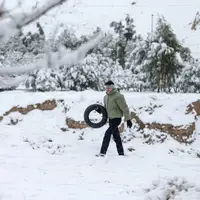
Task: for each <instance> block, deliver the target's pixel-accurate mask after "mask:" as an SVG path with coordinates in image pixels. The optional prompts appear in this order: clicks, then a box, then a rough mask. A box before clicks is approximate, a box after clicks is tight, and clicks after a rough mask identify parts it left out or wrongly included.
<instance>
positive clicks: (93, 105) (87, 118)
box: [84, 104, 108, 128]
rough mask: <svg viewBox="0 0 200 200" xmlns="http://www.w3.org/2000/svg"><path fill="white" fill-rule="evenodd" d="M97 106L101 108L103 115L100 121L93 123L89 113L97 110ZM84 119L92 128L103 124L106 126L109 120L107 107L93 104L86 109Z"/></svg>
mask: <svg viewBox="0 0 200 200" xmlns="http://www.w3.org/2000/svg"><path fill="white" fill-rule="evenodd" d="M97 108H100V110H101V113H102V115H103V117H102V120H101V121H100V122H98V123H93V122H91V121H90V118H89V115H90V113H91V112H92V111H93V110H96V109H97ZM84 120H85V123H86V124H87V125H88V126H90V127H92V128H101V127H102V126H104V125H105V124H106V122H107V120H108V114H107V111H106V109H105V108H104V107H103V106H102V105H99V104H92V105H90V106H88V107H87V108H86V109H85V112H84Z"/></svg>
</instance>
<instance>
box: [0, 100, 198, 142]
mask: <svg viewBox="0 0 200 200" xmlns="http://www.w3.org/2000/svg"><path fill="white" fill-rule="evenodd" d="M56 107H57V103H56V100H55V99H53V100H46V101H44V102H43V103H37V104H31V105H28V106H27V107H18V106H14V107H13V108H11V109H10V110H9V111H7V112H5V113H4V114H3V115H2V116H0V121H2V120H3V118H4V117H5V116H8V115H9V114H10V113H12V112H19V113H21V114H23V115H26V114H27V113H29V112H31V111H33V110H36V109H39V110H42V111H44V110H53V109H55V108H56ZM189 113H193V114H194V113H195V114H196V115H200V100H198V101H196V102H193V103H191V104H189V105H188V106H187V110H186V114H189ZM131 119H132V120H134V121H135V123H136V124H137V125H138V130H137V131H142V130H144V129H149V130H158V131H161V132H163V133H167V134H169V135H170V136H171V137H173V138H174V139H175V140H177V141H178V142H180V143H192V142H193V141H192V140H190V139H191V137H192V134H193V132H194V130H195V123H191V124H188V125H185V126H174V125H172V124H160V123H156V122H154V123H144V122H143V121H142V120H141V119H140V118H139V117H138V116H137V114H136V113H135V112H131ZM17 123H18V121H16V122H15V121H13V122H11V124H12V125H15V124H17ZM66 124H67V125H68V127H69V128H72V129H84V128H87V127H88V125H87V124H86V123H85V122H84V121H76V120H74V119H72V118H66ZM119 130H120V133H123V132H124V130H125V125H124V123H122V124H121V126H120V128H119Z"/></svg>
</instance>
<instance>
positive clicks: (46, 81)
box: [24, 68, 63, 92]
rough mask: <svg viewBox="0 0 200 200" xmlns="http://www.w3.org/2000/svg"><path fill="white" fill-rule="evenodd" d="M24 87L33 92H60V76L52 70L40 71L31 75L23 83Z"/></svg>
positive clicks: (61, 86)
mask: <svg viewBox="0 0 200 200" xmlns="http://www.w3.org/2000/svg"><path fill="white" fill-rule="evenodd" d="M24 85H25V87H26V88H28V89H32V90H34V91H42V92H45V91H55V90H61V89H62V88H63V85H62V76H61V75H60V74H59V72H57V71H54V70H52V69H49V68H48V69H40V70H37V72H36V73H31V74H30V76H29V77H28V78H27V80H26V81H25V83H24Z"/></svg>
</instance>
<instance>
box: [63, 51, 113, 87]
mask: <svg viewBox="0 0 200 200" xmlns="http://www.w3.org/2000/svg"><path fill="white" fill-rule="evenodd" d="M109 64H110V63H109V59H107V60H106V59H105V60H103V59H102V55H100V54H99V55H98V54H94V53H92V54H89V55H88V56H87V57H86V58H85V59H84V61H83V63H82V64H79V65H73V66H68V69H67V70H66V69H65V73H64V85H65V88H66V89H68V90H76V91H83V90H86V89H93V90H102V89H103V87H104V82H105V80H106V78H107V74H108V72H107V70H109V67H108V65H109Z"/></svg>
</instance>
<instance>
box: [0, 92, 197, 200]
mask: <svg viewBox="0 0 200 200" xmlns="http://www.w3.org/2000/svg"><path fill="white" fill-rule="evenodd" d="M123 94H124V95H125V97H126V99H127V102H128V104H129V106H130V109H131V110H135V111H136V112H137V113H138V115H139V116H140V118H141V119H142V120H144V121H145V122H153V121H158V122H161V123H172V124H174V125H180V124H189V123H190V122H194V115H192V114H189V115H186V114H185V111H186V107H187V105H188V104H189V103H191V102H193V101H196V100H197V99H198V98H199V96H198V95H197V94H174V95H167V94H154V93H131V92H129V93H128V92H123ZM103 95H104V93H102V92H93V91H85V92H72V91H71V92H52V93H31V92H19V91H15V92H4V93H0V99H1V101H0V102H1V108H0V116H1V115H2V114H3V113H5V112H6V111H8V110H9V109H11V107H12V106H17V105H19V106H22V107H25V106H27V105H29V104H34V103H42V102H43V101H45V100H47V99H54V98H55V99H57V100H58V99H64V103H65V106H66V107H67V108H68V109H69V111H68V112H66V113H65V112H63V104H62V103H60V104H58V106H57V108H55V109H54V110H52V111H40V110H34V111H31V112H30V113H28V114H27V115H21V114H20V113H12V114H10V115H8V116H7V117H5V118H4V119H3V120H2V121H1V122H0V198H1V199H2V200H4V199H5V200H11V199H12V200H22V199H28V200H51V199H52V200H53V199H67V200H82V199H101V200H102V199H104V200H111V199H116V200H117V199H125V200H129V199H135V200H166V199H169V200H172V199H173V200H191V199H192V200H199V199H200V184H199V178H198V177H200V160H199V159H200V158H199V157H200V153H199V149H200V140H199V138H198V137H200V136H198V131H197V132H196V134H195V137H196V138H197V140H196V141H195V143H193V144H192V145H191V146H185V145H184V144H179V143H177V142H176V141H175V140H173V139H172V138H170V137H168V138H167V140H165V142H164V143H162V144H159V143H156V144H154V145H148V144H145V143H144V141H145V140H144V139H143V138H141V137H140V134H139V133H137V132H135V129H134V128H133V129H132V130H127V129H126V130H125V132H124V133H122V138H124V136H126V135H129V134H130V133H132V134H133V133H134V135H135V137H134V138H133V139H132V140H131V141H129V142H127V141H126V140H124V147H125V151H126V154H127V156H126V157H119V156H117V151H116V148H115V144H114V142H113V141H112V143H111V145H110V147H109V151H108V154H107V156H106V157H105V158H97V157H95V154H96V153H98V152H99V149H100V145H101V141H102V137H103V134H104V131H105V130H106V128H107V125H105V126H104V127H102V128H100V129H92V128H87V129H83V130H74V129H68V128H67V126H66V124H65V118H66V117H72V118H73V119H75V120H83V112H84V109H85V108H86V107H87V106H88V105H90V104H92V103H95V102H100V103H101V102H102V98H103ZM153 105H161V107H156V108H155V106H153ZM141 107H143V108H144V109H141ZM153 107H154V109H155V110H153V111H152V110H151V108H153ZM145 110H146V111H145ZM150 112H153V114H150ZM11 118H13V119H19V120H20V121H19V123H17V124H16V125H9V121H10V119H11ZM61 128H66V131H62V130H61ZM197 128H198V122H197ZM149 133H150V134H153V132H150V131H149ZM157 134H159V132H157ZM128 149H129V150H131V149H132V150H133V151H129V150H128Z"/></svg>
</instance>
